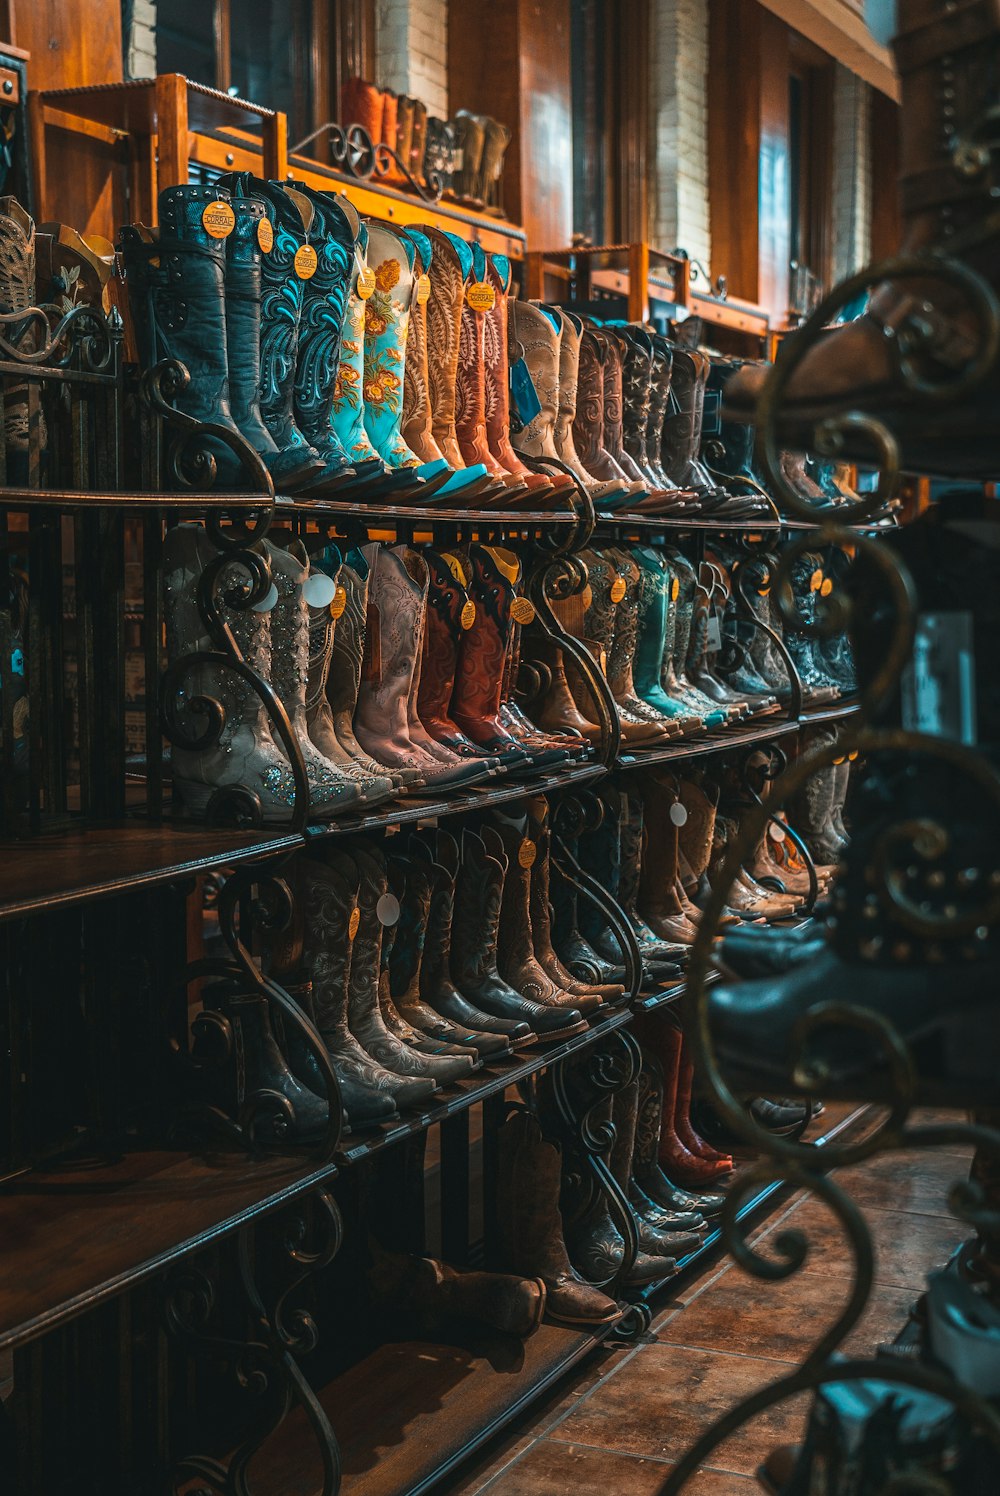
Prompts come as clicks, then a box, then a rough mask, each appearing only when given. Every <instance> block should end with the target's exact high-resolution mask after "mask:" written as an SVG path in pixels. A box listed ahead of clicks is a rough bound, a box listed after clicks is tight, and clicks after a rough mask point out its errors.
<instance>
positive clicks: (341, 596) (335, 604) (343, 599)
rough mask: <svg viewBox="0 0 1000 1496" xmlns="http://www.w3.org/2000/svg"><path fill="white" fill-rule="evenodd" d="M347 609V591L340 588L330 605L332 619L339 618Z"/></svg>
mask: <svg viewBox="0 0 1000 1496" xmlns="http://www.w3.org/2000/svg"><path fill="white" fill-rule="evenodd" d="M346 607H347V589H346V588H344V587H340V586H338V588H337V590H336V592H335V593H334V594H333V600H332V601H331V603H330V617H331V618H339V617H340V616H341V614H342V613H343V611H344V609H345V608H346Z"/></svg>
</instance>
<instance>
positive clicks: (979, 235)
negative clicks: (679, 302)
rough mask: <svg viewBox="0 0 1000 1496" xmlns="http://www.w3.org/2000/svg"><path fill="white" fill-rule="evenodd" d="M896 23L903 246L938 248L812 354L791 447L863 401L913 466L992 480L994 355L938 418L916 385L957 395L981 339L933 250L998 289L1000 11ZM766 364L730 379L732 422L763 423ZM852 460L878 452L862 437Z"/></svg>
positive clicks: (791, 402)
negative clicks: (992, 129)
mask: <svg viewBox="0 0 1000 1496" xmlns="http://www.w3.org/2000/svg"><path fill="white" fill-rule="evenodd" d="M897 18H898V28H899V29H898V31H897V34H896V36H895V38H894V40H893V51H894V53H895V60H896V66H897V69H898V72H899V75H900V84H901V96H902V109H901V111H900V119H901V136H900V147H901V174H900V193H901V210H902V220H903V245H902V254H903V255H904V256H915V255H923V256H927V257H928V269H927V272H926V275H924V276H920V277H907V278H906V279H902V278H901V279H899V280H898V281H887V282H883V283H882V284H880V285H878V286H876V288H875V290H874V291H873V292H872V294H871V296H870V297H869V300H868V304H867V307H866V310H865V312H864V314H863V315H862V316H860V317H858V318H856V319H855V320H854V321H852V322H848V323H846V324H845V325H844V326H843V327H839V328H837V329H836V331H835V332H833V333H831V334H829V335H828V336H826V337H824V338H822V339H821V341H820V342H819V343H817V344H816V346H815V347H813V348H811V349H810V351H809V352H808V353H807V354H806V356H805V358H804V359H803V360H802V362H801V364H800V365H799V366H798V368H797V369H796V370H795V372H794V373H793V375H792V376H791V379H790V381H789V385H788V388H787V390H786V391H785V395H784V398H783V401H782V414H781V419H780V422H779V426H778V430H779V432H780V436H781V439H782V440H783V441H784V442H785V443H786V444H787V445H788V446H792V447H799V448H801V447H803V446H805V447H809V446H812V445H814V443H813V440H812V433H813V431H814V429H815V427H816V426H817V425H818V424H819V423H820V422H822V421H825V420H830V419H833V420H836V419H838V418H839V417H840V416H842V415H843V414H844V412H845V411H847V410H848V409H850V410H863V411H866V412H871V413H872V414H873V415H875V416H877V417H878V419H879V420H880V421H884V422H885V423H887V424H888V425H889V428H890V429H891V431H892V433H893V435H894V437H895V438H896V440H897V441H898V442H900V444H901V449H902V450H901V460H902V465H903V468H904V470H906V471H910V472H921V473H937V474H941V475H954V476H965V475H968V476H969V477H974V476H979V475H981V476H983V477H987V476H989V475H990V474H992V472H993V471H995V469H996V465H997V464H996V458H997V451H996V441H995V431H994V429H993V426H992V423H991V413H992V412H993V411H994V410H995V408H996V404H997V387H998V372H997V362H996V359H995V358H994V359H993V361H992V366H991V368H990V370H989V373H988V374H987V377H986V378H985V379H984V380H981V381H980V382H979V384H978V385H977V387H976V389H975V390H974V391H973V393H972V395H971V396H969V397H968V398H965V399H963V400H962V401H961V402H960V403H959V404H956V405H954V406H950V405H949V406H948V407H947V408H946V409H945V408H943V409H942V411H941V413H940V414H935V412H934V411H933V410H932V409H931V408H930V407H929V406H928V403H927V400H926V397H923V398H922V397H921V396H920V395H919V394H918V393H917V388H918V386H919V387H920V388H921V389H926V388H927V386H928V385H930V386H931V387H936V386H938V385H940V386H941V387H942V388H943V389H945V390H947V388H948V384H949V382H954V380H955V378H956V377H957V375H958V374H959V373H960V372H961V371H962V370H963V368H965V366H966V365H967V364H968V363H969V361H970V360H971V359H972V357H973V356H974V354H975V352H976V350H977V349H980V348H981V345H982V336H983V334H982V331H981V329H980V327H979V326H978V325H977V322H978V315H977V312H976V310H975V308H974V306H973V303H972V300H971V298H970V296H969V295H968V293H967V292H964V291H960V290H957V289H955V288H953V287H952V286H951V285H948V284H946V283H945V282H944V280H943V279H942V278H940V277H938V276H937V274H936V273H935V269H934V265H933V258H932V257H933V256H934V255H944V256H949V255H951V256H953V257H956V258H957V259H958V260H959V263H960V264H964V265H966V266H968V267H969V268H970V269H972V270H973V271H977V272H978V273H979V274H981V275H983V276H985V278H986V280H987V281H988V282H989V284H990V286H991V287H992V288H993V289H994V290H995V289H996V286H997V258H998V257H997V230H996V224H995V222H994V220H993V218H992V216H991V214H992V198H993V197H994V196H995V185H994V184H995V179H996V173H997V158H996V146H995V144H994V143H993V141H992V137H991V136H990V135H989V134H988V133H985V134H984V133H982V131H983V125H984V122H985V121H986V120H988V118H989V116H990V111H991V110H993V111H995V109H996V106H997V103H998V102H1000V95H998V88H997V64H998V59H1000V10H998V8H997V6H996V4H995V3H992V0H990V3H983V0H963V3H960V4H957V5H952V4H944V3H941V0H900V3H899V6H898V9H897ZM765 372H766V371H764V370H763V369H757V368H752V367H749V368H747V369H745V370H742V371H741V373H740V374H739V375H738V376H737V377H736V378H734V379H733V380H732V382H731V384H730V386H729V388H728V389H727V392H726V398H727V406H728V408H729V411H730V413H731V414H732V416H733V417H734V419H743V420H752V419H753V418H754V414H755V411H756V405H757V401H758V398H759V394H760V387H761V385H762V383H763V378H764V374H765ZM843 455H844V457H845V458H846V459H847V460H849V461H855V460H858V459H860V460H862V461H869V460H871V459H872V456H873V455H874V458H875V460H880V457H879V453H878V451H877V450H875V451H874V453H873V451H872V449H871V446H870V444H869V443H867V442H866V441H865V439H864V437H863V436H859V435H858V434H857V433H853V432H852V433H851V434H850V435H849V436H848V437H847V439H846V440H845V445H844V452H843Z"/></svg>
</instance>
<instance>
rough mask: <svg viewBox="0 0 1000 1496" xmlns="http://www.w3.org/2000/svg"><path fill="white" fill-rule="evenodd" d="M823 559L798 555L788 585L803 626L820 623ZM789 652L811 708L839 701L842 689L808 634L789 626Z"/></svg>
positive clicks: (808, 554)
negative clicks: (825, 666)
mask: <svg viewBox="0 0 1000 1496" xmlns="http://www.w3.org/2000/svg"><path fill="white" fill-rule="evenodd" d="M821 562H822V558H821V557H820V556H818V555H816V554H815V553H814V552H808V553H806V554H805V555H803V556H799V557H798V559H797V560H796V562H795V564H794V565H793V567H792V570H791V577H790V579H789V586H790V590H791V594H792V598H793V601H794V607H795V610H796V613H797V614H798V615H799V616H800V617H801V618H802V620H803V623H804V624H805V625H806V626H807V627H809V626H815V624H816V622H817V598H818V597H819V595H820V591H819V590H820V588H821V587H822V586H823V585H824V583H825V581H826V578H825V577H824V575H823V567H822V564H821ZM785 644H786V646H787V648H788V653H789V654H790V655H791V657H792V661H793V663H794V665H795V668H796V670H797V671H798V673H799V679H800V680H801V681H802V690H803V693H804V695H805V697H806V700H807V701H808V702H809V703H810V705H821V704H822V703H824V702H828V701H836V699H837V698H838V696H839V695H840V687H839V686H838V685H837V683H836V682H835V681H834V680H832V679H831V678H830V676H829V675H827V673H826V671H825V670H824V669H823V664H822V657H821V656H820V655H819V653H818V651H817V649H816V641H815V640H814V639H813V638H812V636H811V635H809V634H804V633H799V632H798V630H797V629H796V628H794V627H790V628H788V629H787V630H786V633H785Z"/></svg>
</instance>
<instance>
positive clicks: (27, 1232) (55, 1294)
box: [0, 1009, 631, 1350]
mask: <svg viewBox="0 0 1000 1496" xmlns="http://www.w3.org/2000/svg"><path fill="white" fill-rule="evenodd" d="M630 1017H631V1013H630V1011H629V1010H628V1009H619V1010H617V1011H615V1012H612V1013H610V1014H609V1015H608V1017H607V1018H605V1019H603V1020H602V1021H601V1022H597V1023H593V1024H591V1026H590V1027H589V1028H588V1029H587V1031H586V1032H585V1033H581V1034H576V1035H574V1037H573V1038H571V1039H567V1040H565V1041H563V1042H562V1043H556V1044H546V1045H540V1046H538V1048H536V1049H533V1050H532V1051H530V1052H529V1053H522V1054H520V1055H519V1056H517V1057H516V1058H515V1059H513V1060H511V1061H509V1062H506V1063H498V1064H497V1065H495V1066H492V1065H491V1066H489V1067H485V1066H484V1068H483V1069H482V1070H481V1071H478V1072H477V1074H476V1077H475V1078H474V1079H470V1080H469V1081H467V1082H465V1083H464V1084H462V1085H460V1086H459V1085H456V1086H452V1087H449V1088H448V1089H447V1090H446V1091H442V1092H441V1093H439V1097H438V1099H437V1100H436V1103H435V1105H433V1106H431V1107H428V1108H427V1109H426V1111H424V1112H422V1113H414V1114H412V1115H408V1116H407V1117H406V1120H405V1121H400V1122H396V1123H395V1124H392V1125H389V1126H386V1127H383V1128H380V1129H373V1130H371V1131H370V1132H365V1133H361V1132H358V1133H356V1134H351V1135H350V1136H349V1137H348V1138H347V1139H346V1140H345V1147H344V1149H343V1150H342V1152H341V1154H340V1155H338V1159H337V1161H336V1163H337V1164H343V1163H352V1162H356V1161H357V1160H358V1159H361V1158H365V1157H368V1156H370V1155H371V1154H372V1153H375V1152H379V1151H381V1150H382V1149H384V1148H386V1147H388V1146H390V1145H391V1144H393V1143H396V1142H398V1141H399V1139H400V1138H403V1137H406V1136H409V1135H410V1134H412V1133H414V1132H421V1131H423V1130H425V1129H426V1128H427V1127H428V1126H430V1125H431V1124H432V1123H434V1122H441V1121H444V1120H445V1119H446V1118H448V1117H452V1116H455V1115H456V1114H457V1113H458V1112H462V1111H466V1110H468V1108H469V1107H471V1106H474V1105H476V1104H477V1103H478V1102H480V1101H483V1100H485V1099H486V1098H487V1097H488V1096H492V1095H495V1094H497V1093H498V1092H502V1091H504V1090H506V1089H507V1087H508V1086H511V1085H513V1084H514V1083H515V1082H517V1081H519V1080H523V1079H525V1078H526V1077H527V1076H529V1075H533V1074H534V1073H536V1072H537V1071H539V1070H542V1069H544V1068H545V1067H546V1066H547V1065H551V1064H553V1063H554V1062H555V1061H556V1060H560V1059H563V1058H565V1056H566V1055H569V1054H573V1053H575V1052H577V1051H578V1050H581V1049H586V1048H587V1047H588V1046H589V1045H591V1044H593V1043H595V1042H596V1041H597V1040H598V1039H600V1038H601V1037H602V1036H603V1035H604V1034H607V1033H610V1032H612V1031H613V1030H615V1029H619V1028H622V1027H623V1026H624V1025H625V1024H627V1023H628V1022H629V1020H630ZM336 1172H337V1167H336V1164H324V1165H321V1166H317V1165H316V1164H315V1163H314V1162H312V1161H310V1160H309V1159H308V1158H307V1157H304V1156H301V1155H300V1156H298V1157H295V1156H283V1157H269V1158H264V1159H258V1160H251V1159H247V1158H244V1157H243V1156H241V1155H234V1154H232V1153H220V1154H206V1155H204V1156H198V1155H181V1154H178V1153H170V1152H166V1151H143V1152H137V1153H132V1154H127V1155H126V1156H125V1157H124V1158H122V1159H120V1160H117V1161H115V1162H109V1163H102V1164H94V1163H93V1162H92V1161H85V1162H81V1163H80V1164H79V1165H77V1166H72V1165H61V1166H59V1167H53V1168H51V1169H40V1170H36V1171H34V1172H32V1173H29V1174H24V1175H22V1176H21V1177H19V1178H17V1179H14V1180H12V1181H11V1182H9V1183H8V1184H7V1185H6V1186H5V1187H4V1188H3V1189H2V1190H0V1258H2V1261H3V1266H4V1272H3V1275H2V1277H0V1350H3V1349H5V1348H9V1347H10V1346H12V1345H15V1344H22V1343H24V1342H25V1341H27V1340H31V1339H33V1338H34V1337H36V1336H38V1335H41V1334H43V1333H44V1332H45V1331H46V1330H50V1329H52V1328H54V1326H56V1325H58V1324H62V1323H65V1322H66V1321H68V1320H70V1319H73V1318H74V1317H75V1316H76V1315H78V1314H82V1313H84V1312H85V1311H87V1310H89V1309H92V1308H94V1307H95V1305H97V1304H98V1303H101V1302H102V1301H104V1300H106V1299H109V1298H113V1297H114V1296H115V1295H116V1294H119V1293H121V1292H122V1291H123V1290H124V1289H126V1288H128V1287H131V1286H133V1285H134V1284H136V1283H138V1282H141V1281H142V1280H143V1279H144V1278H149V1277H150V1276H152V1275H153V1274H154V1273H157V1272H159V1271H161V1270H162V1269H163V1268H164V1267H166V1266H167V1265H168V1264H169V1263H171V1262H172V1261H174V1260H176V1259H178V1258H180V1257H184V1256H186V1255H187V1254H189V1253H190V1252H193V1251H195V1250H197V1249H198V1248H199V1247H202V1246H204V1245H206V1244H207V1243H208V1242H209V1241H211V1240H213V1239H214V1238H216V1237H219V1236H223V1235H225V1234H226V1233H228V1232H230V1231H233V1230H235V1229H237V1228H238V1227H239V1226H242V1225H245V1224H246V1223H247V1222H249V1221H252V1220H254V1219H255V1218H257V1217H258V1216H262V1215H265V1214H267V1213H269V1212H271V1211H274V1210H277V1209H279V1208H280V1207H281V1206H283V1205H285V1204H287V1203H289V1202H290V1201H291V1200H292V1199H294V1198H295V1197H296V1196H297V1195H300V1194H302V1193H304V1192H305V1191H307V1190H310V1189H313V1188H315V1187H316V1186H317V1185H319V1184H322V1183H323V1182H324V1181H327V1180H329V1179H330V1178H332V1177H333V1175H335V1174H336Z"/></svg>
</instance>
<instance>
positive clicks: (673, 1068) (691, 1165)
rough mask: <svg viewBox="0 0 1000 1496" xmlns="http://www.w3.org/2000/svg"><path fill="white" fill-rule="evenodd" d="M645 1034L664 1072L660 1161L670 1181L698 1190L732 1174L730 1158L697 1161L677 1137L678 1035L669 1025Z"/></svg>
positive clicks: (659, 1026) (664, 1024)
mask: <svg viewBox="0 0 1000 1496" xmlns="http://www.w3.org/2000/svg"><path fill="white" fill-rule="evenodd" d="M647 1034H648V1035H650V1036H651V1037H653V1039H654V1044H653V1047H654V1050H655V1053H656V1056H657V1059H658V1060H659V1061H660V1064H661V1066H662V1068H663V1121H662V1125H661V1128H660V1148H659V1159H660V1163H661V1164H662V1165H663V1168H664V1170H665V1171H666V1173H667V1175H668V1176H669V1178H671V1179H672V1180H674V1182H675V1183H677V1184H680V1185H684V1186H687V1187H689V1188H700V1187H702V1186H704V1185H707V1184H712V1183H713V1182H714V1181H716V1180H718V1179H720V1178H722V1176H723V1175H725V1174H728V1173H730V1172H731V1171H732V1167H733V1161H732V1159H731V1158H722V1159H720V1160H719V1161H718V1162H716V1163H712V1162H710V1161H709V1160H707V1159H703V1158H699V1156H698V1155H697V1154H695V1153H692V1152H691V1150H690V1148H688V1147H687V1146H686V1144H685V1143H684V1142H683V1141H682V1140H681V1139H680V1138H679V1137H678V1135H677V1129H676V1124H675V1118H676V1115H677V1092H678V1086H679V1081H680V1064H681V1045H682V1036H681V1031H680V1029H679V1028H677V1027H676V1026H675V1025H674V1024H672V1023H669V1022H668V1023H658V1024H656V1025H655V1027H654V1026H653V1025H650V1027H649V1029H648V1030H647ZM644 1037H645V1036H644Z"/></svg>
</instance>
